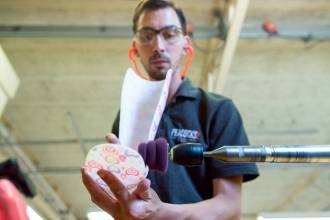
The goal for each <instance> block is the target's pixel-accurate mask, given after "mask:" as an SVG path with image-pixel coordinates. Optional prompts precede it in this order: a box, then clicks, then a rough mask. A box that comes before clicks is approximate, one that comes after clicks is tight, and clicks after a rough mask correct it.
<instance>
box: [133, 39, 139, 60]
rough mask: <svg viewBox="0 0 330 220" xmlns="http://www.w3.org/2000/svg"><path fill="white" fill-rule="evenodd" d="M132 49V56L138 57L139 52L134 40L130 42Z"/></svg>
mask: <svg viewBox="0 0 330 220" xmlns="http://www.w3.org/2000/svg"><path fill="white" fill-rule="evenodd" d="M132 48H133V50H134V55H135V56H137V57H140V55H139V52H138V50H137V49H136V41H135V40H133V41H132Z"/></svg>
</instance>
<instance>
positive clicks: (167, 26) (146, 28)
mask: <svg viewBox="0 0 330 220" xmlns="http://www.w3.org/2000/svg"><path fill="white" fill-rule="evenodd" d="M170 27H177V28H181V27H179V26H177V25H175V24H171V25H166V26H164V27H162V28H160V29H155V28H153V27H149V26H145V27H141V28H140V29H138V30H137V31H140V30H148V29H149V30H153V31H160V30H162V29H164V28H170Z"/></svg>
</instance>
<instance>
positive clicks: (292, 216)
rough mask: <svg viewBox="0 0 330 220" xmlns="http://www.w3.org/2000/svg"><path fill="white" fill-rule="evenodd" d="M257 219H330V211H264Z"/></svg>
mask: <svg viewBox="0 0 330 220" xmlns="http://www.w3.org/2000/svg"><path fill="white" fill-rule="evenodd" d="M257 220H330V212H317V213H303V212H299V213H298V212H297V213H292V212H288V213H263V214H260V215H259V216H258V218H257Z"/></svg>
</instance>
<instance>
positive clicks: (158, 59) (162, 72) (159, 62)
mask: <svg viewBox="0 0 330 220" xmlns="http://www.w3.org/2000/svg"><path fill="white" fill-rule="evenodd" d="M170 68H171V59H170V58H169V57H168V56H167V55H165V54H163V53H159V52H155V53H154V54H153V55H152V56H151V57H150V58H149V68H148V75H149V76H150V78H152V79H154V80H163V79H165V77H166V73H167V71H168V70H169V69H170Z"/></svg>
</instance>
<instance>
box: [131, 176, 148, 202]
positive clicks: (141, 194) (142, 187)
mask: <svg viewBox="0 0 330 220" xmlns="http://www.w3.org/2000/svg"><path fill="white" fill-rule="evenodd" d="M133 194H134V195H136V196H137V197H138V198H140V199H143V200H148V199H151V194H150V180H149V179H144V180H142V181H141V182H140V183H139V184H138V185H137V187H136V189H135V190H134V191H133Z"/></svg>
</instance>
